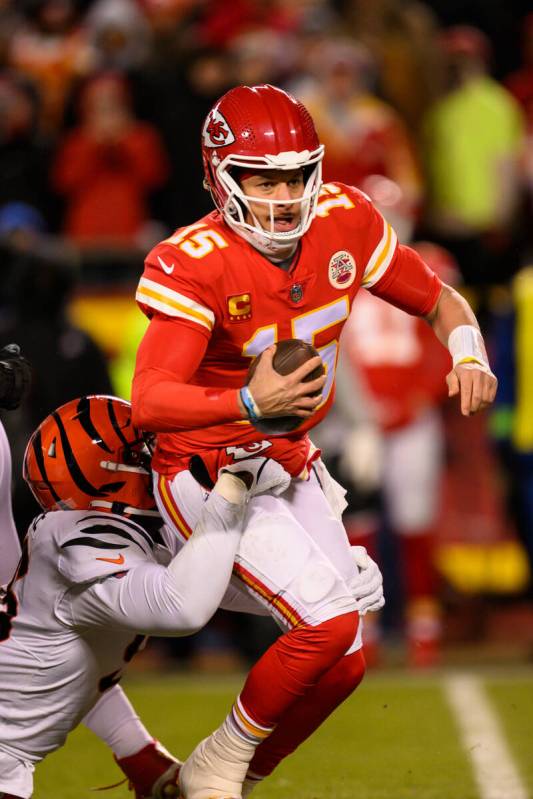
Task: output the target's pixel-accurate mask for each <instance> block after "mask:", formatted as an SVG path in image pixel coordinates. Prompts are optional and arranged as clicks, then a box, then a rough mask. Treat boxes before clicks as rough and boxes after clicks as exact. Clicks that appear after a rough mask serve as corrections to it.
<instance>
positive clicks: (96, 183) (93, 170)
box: [53, 74, 168, 246]
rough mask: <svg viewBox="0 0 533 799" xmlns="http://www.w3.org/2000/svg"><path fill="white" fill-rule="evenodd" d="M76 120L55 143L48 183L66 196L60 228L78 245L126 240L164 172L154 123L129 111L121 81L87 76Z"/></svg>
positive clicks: (136, 232)
mask: <svg viewBox="0 0 533 799" xmlns="http://www.w3.org/2000/svg"><path fill="white" fill-rule="evenodd" d="M79 102H80V115H81V124H80V125H79V126H78V127H77V128H75V129H74V130H73V131H71V132H70V133H68V134H67V135H66V137H65V139H64V141H63V143H62V144H61V146H60V148H59V150H58V153H57V159H56V162H55V164H54V168H53V183H54V186H55V188H56V190H57V191H58V192H60V193H61V194H63V195H64V196H65V198H66V205H67V207H66V215H65V221H64V232H65V234H66V235H67V236H68V238H70V239H71V240H72V241H75V242H76V243H78V244H80V245H102V244H104V243H105V244H109V245H122V246H132V245H134V244H135V242H136V239H137V237H139V236H142V233H143V226H145V225H146V224H147V223H148V222H149V219H150V211H149V205H148V200H149V197H150V194H151V192H153V191H154V190H155V189H157V188H158V187H160V186H161V185H162V183H163V182H164V180H165V178H166V177H167V175H168V165H167V159H166V154H165V152H164V149H163V145H162V142H161V139H160V137H159V134H158V133H157V131H156V129H155V128H154V127H153V126H152V125H150V124H149V123H146V122H139V121H138V120H137V119H136V118H135V117H134V115H133V111H132V108H131V100H130V96H129V91H128V85H127V83H126V81H125V80H124V79H123V78H121V77H119V76H117V75H113V74H104V75H101V76H96V77H93V78H91V79H90V80H89V81H88V83H87V84H86V86H85V87H84V88H83V90H82V92H81V95H80V101H79Z"/></svg>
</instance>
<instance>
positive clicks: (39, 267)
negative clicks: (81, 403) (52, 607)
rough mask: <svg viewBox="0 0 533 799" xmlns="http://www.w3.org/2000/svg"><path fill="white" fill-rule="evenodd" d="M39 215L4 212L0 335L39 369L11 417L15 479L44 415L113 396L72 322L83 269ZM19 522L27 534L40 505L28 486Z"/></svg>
mask: <svg viewBox="0 0 533 799" xmlns="http://www.w3.org/2000/svg"><path fill="white" fill-rule="evenodd" d="M43 227H44V222H43V219H42V218H41V217H40V216H39V214H38V212H36V211H35V209H31V208H28V207H20V206H19V207H17V208H15V209H13V208H12V207H10V206H7V207H4V208H2V209H0V256H1V259H2V265H3V278H4V286H5V290H4V292H3V295H2V309H1V310H2V313H1V314H0V332H1V334H2V339H3V340H6V341H7V340H9V341H11V340H14V341H17V343H18V344H20V347H21V349H22V351H23V352H24V354H25V356H26V357H27V358H28V360H29V361H30V363H31V364H32V369H33V374H32V378H33V379H32V386H31V390H30V393H29V396H28V397H27V399H26V400H25V401H24V402H23V404H22V405H21V407H20V408H19V410H17V411H13V412H11V413H10V414H8V415H7V416H6V417H4V418H3V421H4V425H5V427H6V431H7V433H8V437H9V440H10V443H11V449H12V455H13V464H14V474H15V475H20V474H21V464H22V456H23V453H24V449H25V447H26V443H27V441H28V438H29V436H30V434H31V432H32V431H33V430H34V429H35V427H36V425H37V424H39V421H40V420H41V419H42V418H43V416H45V415H47V414H48V413H50V412H51V411H52V410H54V409H55V408H57V407H58V406H59V405H62V404H63V403H64V402H67V401H68V400H70V399H73V398H74V397H78V396H82V395H84V394H93V393H94V394H97V393H102V394H109V393H111V384H110V381H109V377H108V372H107V366H106V364H105V360H104V356H103V354H102V352H101V351H100V350H99V349H98V347H97V346H96V344H94V342H93V341H92V339H90V338H89V336H87V334H86V333H84V332H82V331H81V330H79V329H78V328H76V327H74V326H73V325H72V324H71V323H70V321H69V320H68V318H67V314H66V306H67V300H68V298H69V295H70V293H71V291H72V289H73V288H74V285H75V282H76V278H77V270H76V261H75V260H74V257H73V254H72V253H71V252H70V251H69V250H68V249H67V248H66V247H65V245H64V244H62V243H61V241H59V240H55V239H52V238H50V237H47V236H46V235H44V234H43V232H42V231H43ZM14 515H15V521H16V523H17V527H18V528H19V529H25V528H26V526H27V524H28V523H29V522H30V521H31V518H32V517H33V516H34V515H35V505H34V502H33V500H32V498H31V495H30V494H29V492H28V491H27V489H26V487H25V484H24V483H23V481H22V480H19V481H18V482H17V483H16V485H15V494H14Z"/></svg>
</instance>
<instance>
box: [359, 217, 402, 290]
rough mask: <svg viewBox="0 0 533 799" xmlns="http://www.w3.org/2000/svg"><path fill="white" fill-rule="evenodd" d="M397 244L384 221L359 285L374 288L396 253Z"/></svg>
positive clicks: (394, 235) (390, 228)
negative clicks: (381, 234) (376, 244)
mask: <svg viewBox="0 0 533 799" xmlns="http://www.w3.org/2000/svg"><path fill="white" fill-rule="evenodd" d="M397 244H398V239H397V236H396V233H395V232H394V230H393V229H392V227H391V226H390V225H389V223H388V222H385V221H384V222H383V236H382V237H381V240H380V242H379V244H378V246H377V247H376V249H375V250H374V252H373V253H372V255H371V256H370V259H369V261H368V263H367V265H366V268H365V273H364V275H363V281H362V283H361V285H362V286H363V287H364V288H370V286H374V285H375V284H376V283H377V282H378V280H381V278H382V277H383V275H384V274H385V272H386V271H387V269H388V267H389V264H390V262H391V261H392V258H393V256H394V253H395V252H396V246H397Z"/></svg>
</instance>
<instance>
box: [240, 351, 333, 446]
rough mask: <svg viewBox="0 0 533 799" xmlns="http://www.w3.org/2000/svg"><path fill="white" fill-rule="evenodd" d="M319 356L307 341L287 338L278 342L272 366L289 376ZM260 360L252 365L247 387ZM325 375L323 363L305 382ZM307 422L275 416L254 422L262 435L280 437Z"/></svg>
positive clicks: (297, 417) (295, 417)
mask: <svg viewBox="0 0 533 799" xmlns="http://www.w3.org/2000/svg"><path fill="white" fill-rule="evenodd" d="M317 355H318V356H320V353H319V352H318V350H316V349H315V348H314V347H313V346H312V344H308V343H307V341H302V340H301V339H299V338H287V339H283V340H282V341H278V342H277V344H276V352H275V353H274V358H273V359H272V366H273V367H274V369H275V370H276V372H277V373H278V374H280V375H289V374H291V372H294V370H295V369H298V367H299V366H301V365H302V364H303V363H306V362H307V361H309V360H310V359H311V358H316V357H317ZM260 358H261V355H258V356H257V357H256V358H254V359H253V361H252V362H251V364H250V368H249V369H248V375H247V377H246V384H247V385H248V383H249V382H250V380H251V379H252V377H253V374H254V372H255V370H256V368H257V364H258V362H259V359H260ZM323 374H324V364H323V363H321V364H320V366H317V367H316V369H313V371H312V372H310V373H309V374H308V375H307V376H306V377H304V382H305V383H309V382H310V381H312V380H316V379H317V377H321V376H322V375H323ZM319 394H320V391H317V392H314V394H311V395H310V396H313V397H316V396H318V395H319ZM305 421H306V420H305V419H303V418H302V417H301V416H274V417H270V418H264V419H259V420H258V421H257V422H254V427H256V428H257V429H258V430H260V431H261V432H262V433H268V434H269V435H276V434H277V435H280V434H282V433H291V432H292V431H293V430H296V429H297V428H298V427H300V425H301V424H303V422H305Z"/></svg>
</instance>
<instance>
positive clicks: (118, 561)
mask: <svg viewBox="0 0 533 799" xmlns="http://www.w3.org/2000/svg"><path fill="white" fill-rule="evenodd" d="M96 560H105V562H106V563H116V564H117V566H122V564H123V563H124V555H122V554H121V555H119V556H118V558H96Z"/></svg>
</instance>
